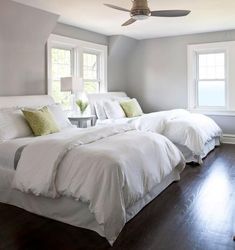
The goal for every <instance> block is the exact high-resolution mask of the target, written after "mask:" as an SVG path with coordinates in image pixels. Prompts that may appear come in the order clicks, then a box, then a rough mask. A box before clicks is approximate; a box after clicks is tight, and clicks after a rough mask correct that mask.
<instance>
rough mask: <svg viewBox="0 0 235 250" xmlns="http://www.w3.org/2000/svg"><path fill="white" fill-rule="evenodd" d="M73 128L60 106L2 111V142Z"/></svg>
mask: <svg viewBox="0 0 235 250" xmlns="http://www.w3.org/2000/svg"><path fill="white" fill-rule="evenodd" d="M70 127H73V125H72V124H71V123H70V121H69V119H68V118H67V116H66V115H65V113H64V112H63V110H62V108H61V106H60V105H59V104H53V105H50V106H47V107H43V108H37V109H36V108H35V109H27V108H23V109H22V110H21V109H20V108H17V107H15V108H6V109H0V142H4V141H7V140H12V139H16V138H23V137H29V136H32V135H36V136H40V135H47V134H51V133H55V132H58V131H60V130H63V129H66V128H70Z"/></svg>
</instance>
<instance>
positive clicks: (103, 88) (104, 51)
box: [47, 34, 108, 95]
mask: <svg viewBox="0 0 235 250" xmlns="http://www.w3.org/2000/svg"><path fill="white" fill-rule="evenodd" d="M54 47H56V48H64V49H66V48H67V49H72V50H73V51H74V53H73V54H72V57H73V59H72V60H73V61H74V68H73V69H72V72H73V74H74V75H75V76H77V77H80V78H82V63H81V62H82V55H83V51H84V52H87V51H90V52H92V53H97V54H99V55H100V60H101V61H100V92H101V93H104V92H107V62H108V59H107V57H108V48H107V46H106V45H101V44H96V43H91V42H86V41H82V40H77V39H73V38H69V37H65V36H59V35H54V34H52V35H50V37H49V39H48V42H47V94H48V95H52V72H51V49H52V48H54Z"/></svg>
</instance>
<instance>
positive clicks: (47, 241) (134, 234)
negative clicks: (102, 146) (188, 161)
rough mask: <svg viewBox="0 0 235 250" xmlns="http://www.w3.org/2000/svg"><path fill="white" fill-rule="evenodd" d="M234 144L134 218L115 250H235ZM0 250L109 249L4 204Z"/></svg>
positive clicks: (85, 234)
mask: <svg viewBox="0 0 235 250" xmlns="http://www.w3.org/2000/svg"><path fill="white" fill-rule="evenodd" d="M234 234H235V145H234V146H233V145H222V146H221V147H219V148H217V149H215V150H214V151H213V152H211V153H210V154H209V156H208V157H207V158H206V159H205V161H204V164H203V165H202V166H201V167H190V166H187V167H186V169H185V170H184V172H183V173H182V179H181V181H180V182H178V183H173V184H172V185H171V186H170V187H169V188H167V189H166V190H165V191H164V192H163V193H162V194H161V195H160V196H159V197H157V198H156V199H155V200H154V201H152V202H151V203H150V204H149V205H148V206H146V207H145V208H144V209H143V210H142V211H141V212H140V213H139V214H138V215H137V216H136V217H135V218H134V219H132V220H131V221H130V222H129V223H127V225H126V226H125V228H124V229H123V231H122V233H121V234H120V236H119V238H118V239H117V241H116V242H115V244H114V246H113V248H112V249H127V250H131V249H134V250H139V249H141V250H148V249H154V250H158V249H159V250H162V249H169V250H181V249H182V250H183V249H185V250H191V249H203V250H215V249H216V250H229V249H235V242H234V241H233V236H234ZM0 249H1V250H5V249H6V250H16V249H17V250H22V249H23V250H28V249H29V250H37V249H40V250H45V249H50V250H54V249H56V250H60V249H61V250H73V249H110V246H109V244H108V242H107V241H106V240H105V239H103V238H101V237H100V236H99V235H98V234H96V233H94V232H92V231H89V230H85V229H80V228H76V227H72V226H69V225H66V224H63V223H59V222H56V221H52V220H49V219H46V218H43V217H39V216H36V215H33V214H30V213H28V212H25V211H23V210H21V209H18V208H15V207H12V206H8V205H3V204H0Z"/></svg>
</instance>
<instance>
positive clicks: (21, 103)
mask: <svg viewBox="0 0 235 250" xmlns="http://www.w3.org/2000/svg"><path fill="white" fill-rule="evenodd" d="M53 103H54V100H53V98H52V97H51V96H49V95H28V96H0V108H12V107H39V106H44V105H45V106H46V105H50V104H53Z"/></svg>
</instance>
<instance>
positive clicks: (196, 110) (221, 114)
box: [188, 109, 235, 116]
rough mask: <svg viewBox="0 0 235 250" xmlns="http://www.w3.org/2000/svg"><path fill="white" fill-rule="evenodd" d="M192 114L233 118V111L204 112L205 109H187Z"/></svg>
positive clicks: (234, 113) (234, 111)
mask: <svg viewBox="0 0 235 250" xmlns="http://www.w3.org/2000/svg"><path fill="white" fill-rule="evenodd" d="M188 111H190V112H193V113H199V114H203V115H214V116H235V110H205V109H188Z"/></svg>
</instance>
